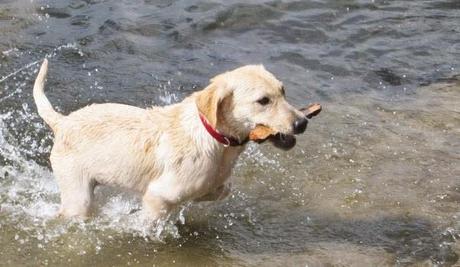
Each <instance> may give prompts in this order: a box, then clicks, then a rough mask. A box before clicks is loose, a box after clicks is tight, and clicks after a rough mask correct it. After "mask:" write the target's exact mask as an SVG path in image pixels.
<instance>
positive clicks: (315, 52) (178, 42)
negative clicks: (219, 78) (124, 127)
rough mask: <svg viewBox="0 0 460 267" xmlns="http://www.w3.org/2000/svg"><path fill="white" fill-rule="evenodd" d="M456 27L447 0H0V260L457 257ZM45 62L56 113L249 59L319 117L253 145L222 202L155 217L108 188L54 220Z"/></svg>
mask: <svg viewBox="0 0 460 267" xmlns="http://www.w3.org/2000/svg"><path fill="white" fill-rule="evenodd" d="M459 21H460V5H459V2H458V1H455V0H450V1H447V0H444V1H441V0H439V1H378V0H375V1H371V0H369V1H367V0H366V1H365V0H361V1H353V0H344V1H327V0H325V1H251V2H250V3H247V2H245V1H172V0H162V1H149V0H145V1H127V0H126V1H102V0H88V1H79V0H72V1H69V0H60V1H57V0H56V1H29V0H19V1H13V0H7V1H3V2H1V3H0V52H1V53H0V247H1V248H2V249H1V250H0V262H1V265H5V266H20V265H23V266H31V265H34V266H36V265H54V266H62V265H64V264H68V265H70V266H78V265H93V266H126V265H149V266H152V265H155V266H170V265H177V266H216V265H217V266H261V265H262V266H281V265H284V266H306V265H308V266H394V265H396V266H420V265H423V266H451V265H455V264H456V263H457V264H458V258H459V255H460V244H459V242H458V241H457V240H458V238H459V233H460V232H459V231H460V223H459V216H460V206H459V204H460V180H459V178H460V164H459V160H460V152H459V151H460V138H459V136H460V135H459V134H460V118H459V114H460V105H459V103H460V85H459V83H458V82H456V78H455V77H454V76H455V75H456V74H457V73H458V72H459V71H458V70H459V69H460V60H459V59H460V45H459V44H460V28H459ZM43 57H49V58H50V73H49V78H48V83H47V95H48V96H49V98H50V99H51V102H52V103H53V104H54V105H55V106H56V107H57V109H59V110H61V111H62V112H64V113H67V112H70V111H72V110H75V109H78V108H80V107H83V106H85V105H86V104H88V103H94V102H99V103H100V102H120V103H126V104H131V105H136V106H142V107H148V106H151V105H153V104H161V105H163V104H168V103H173V102H177V101H180V100H181V99H182V98H184V97H185V96H186V95H188V94H190V93H191V92H193V91H195V90H198V89H199V88H203V86H205V85H206V83H207V81H208V79H209V78H210V77H211V76H213V75H215V74H218V73H220V72H222V71H225V70H228V69H231V68H235V67H237V66H241V65H244V64H248V63H263V64H265V66H266V67H267V68H268V69H269V70H270V71H272V72H273V73H274V74H275V75H276V76H277V77H278V78H279V79H280V80H282V81H283V82H284V84H285V86H286V89H287V97H288V99H289V100H290V101H291V102H292V103H294V104H296V105H298V106H304V105H306V104H308V103H311V102H320V103H322V104H323V107H324V111H323V112H322V113H321V114H320V115H319V116H318V117H317V118H315V119H314V120H312V121H311V123H310V124H309V129H308V130H307V132H306V134H304V135H303V136H301V137H300V138H298V145H297V147H296V148H294V149H293V150H291V151H290V152H288V153H286V152H282V151H279V150H277V149H275V148H273V147H270V146H269V145H262V146H257V145H250V146H249V147H248V149H247V151H246V152H245V153H244V155H242V157H241V159H240V160H239V162H238V165H237V167H236V169H235V171H234V175H233V178H232V179H233V182H234V186H235V187H234V190H233V193H232V195H231V196H230V197H229V198H228V199H226V200H225V201H222V202H218V203H209V204H199V205H197V204H195V205H185V206H184V207H182V208H181V210H180V211H177V213H176V214H175V215H174V218H173V219H172V221H171V222H169V223H167V224H165V225H163V226H162V227H160V228H158V229H152V228H151V227H148V224H146V222H145V221H143V218H142V216H141V215H140V214H139V212H138V209H139V207H140V202H139V198H138V197H136V196H134V195H130V194H128V193H124V192H118V191H117V190H116V189H113V188H103V189H99V190H98V191H97V193H96V195H97V199H98V201H97V203H98V205H99V206H98V215H97V216H96V217H94V218H92V219H91V220H89V221H86V222H81V221H76V220H73V221H72V220H71V221H65V220H60V219H56V218H55V217H54V214H55V212H56V210H57V209H58V203H59V196H58V188H57V185H56V183H55V181H54V179H53V176H52V173H51V171H50V169H49V162H48V155H49V151H50V147H51V144H52V136H51V133H50V131H49V130H48V128H47V127H46V126H45V125H44V124H43V122H42V120H41V119H40V118H38V116H37V114H36V110H35V106H34V104H33V101H32V96H31V88H32V83H33V80H34V78H35V75H36V71H37V68H38V65H37V64H36V63H37V62H39V61H40V60H41V59H42V58H43ZM443 83H449V84H457V85H456V86H455V85H454V86H452V85H451V86H449V87H446V86H445V85H442V84H443ZM423 85H429V86H427V87H426V86H425V87H424V86H423Z"/></svg>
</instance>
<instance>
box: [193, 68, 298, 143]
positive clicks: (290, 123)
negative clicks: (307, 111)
mask: <svg viewBox="0 0 460 267" xmlns="http://www.w3.org/2000/svg"><path fill="white" fill-rule="evenodd" d="M196 104H197V107H198V110H199V111H200V112H201V113H202V114H203V115H204V116H205V117H206V119H207V120H208V121H209V123H210V124H211V125H212V126H213V127H215V128H216V129H218V130H219V131H220V132H221V133H225V134H226V135H230V136H234V137H237V138H240V140H243V139H246V138H247V136H248V135H249V133H250V132H251V131H252V130H253V129H255V128H256V127H257V126H260V125H263V126H266V127H268V128H270V129H272V130H273V131H274V132H276V133H278V136H279V137H280V138H284V140H288V142H284V143H283V142H282V144H283V145H281V147H282V146H284V148H291V147H293V146H294V145H295V138H294V137H293V135H294V134H299V133H302V132H304V131H305V128H306V126H307V119H306V118H305V116H304V115H303V114H302V113H301V112H300V111H298V110H297V109H295V108H294V107H293V106H291V105H290V104H289V103H288V102H287V101H286V98H285V92H284V87H283V84H282V83H281V82H280V81H278V80H277V79H276V78H275V76H273V74H271V73H270V72H268V71H267V70H266V69H265V68H264V67H263V66H262V65H248V66H244V67H241V68H238V69H235V70H233V71H229V72H225V73H223V74H220V75H218V76H216V77H214V78H213V79H211V83H210V85H209V86H208V87H206V88H205V89H204V90H202V91H200V92H198V93H197V97H196ZM289 140H290V141H289Z"/></svg>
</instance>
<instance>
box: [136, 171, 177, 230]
mask: <svg viewBox="0 0 460 267" xmlns="http://www.w3.org/2000/svg"><path fill="white" fill-rule="evenodd" d="M163 176H164V175H163ZM163 176H162V177H160V178H159V179H157V180H156V181H153V182H151V183H150V184H149V186H148V189H147V190H146V192H145V194H144V196H143V198H142V202H143V206H144V210H145V211H146V213H147V215H148V216H149V217H150V218H151V219H152V221H157V220H165V219H167V218H168V216H169V214H170V213H171V211H172V210H173V209H174V208H175V207H176V206H177V204H178V202H179V199H180V198H179V196H177V194H176V193H175V192H174V190H173V188H174V187H172V186H171V185H169V186H168V183H165V181H168V178H166V179H162V178H164V177H163Z"/></svg>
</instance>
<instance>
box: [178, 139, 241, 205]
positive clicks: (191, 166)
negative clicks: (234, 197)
mask: <svg viewBox="0 0 460 267" xmlns="http://www.w3.org/2000/svg"><path fill="white" fill-rule="evenodd" d="M241 151H242V149H241V148H227V149H225V150H224V151H223V152H221V153H215V154H211V155H201V157H198V156H197V157H196V158H194V157H192V158H191V160H188V161H184V164H183V165H182V166H180V167H179V169H181V176H182V175H184V176H183V178H184V180H183V181H187V184H186V185H185V186H184V189H186V192H184V193H186V195H190V196H189V197H196V196H200V195H202V194H205V193H208V192H210V191H213V190H214V189H215V188H217V187H219V186H221V185H222V184H224V183H225V182H226V181H227V179H228V178H229V177H230V175H231V170H232V168H233V166H234V165H235V162H236V160H237V158H238V155H239V154H240V153H241Z"/></svg>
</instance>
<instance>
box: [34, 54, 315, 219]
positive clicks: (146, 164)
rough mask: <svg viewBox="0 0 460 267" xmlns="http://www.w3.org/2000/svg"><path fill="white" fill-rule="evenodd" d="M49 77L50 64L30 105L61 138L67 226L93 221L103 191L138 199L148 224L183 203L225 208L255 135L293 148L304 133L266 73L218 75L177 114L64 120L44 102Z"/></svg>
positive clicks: (84, 115) (253, 69)
mask: <svg viewBox="0 0 460 267" xmlns="http://www.w3.org/2000/svg"><path fill="white" fill-rule="evenodd" d="M47 70H48V62H47V60H46V59H45V60H44V62H43V64H42V66H41V68H40V71H39V73H38V76H37V79H36V81H35V84H34V89H33V95H34V99H35V102H36V105H37V109H38V113H39V115H40V116H41V117H42V118H43V119H44V120H45V122H46V123H47V124H48V125H49V126H50V127H51V129H52V130H53V132H54V135H55V141H54V146H53V149H52V151H51V156H50V160H51V165H52V168H53V171H54V175H55V177H56V179H57V181H58V184H59V188H60V192H61V208H60V215H62V216H65V217H72V216H77V217H83V218H86V217H87V216H89V215H90V212H91V206H92V202H93V198H94V197H93V195H94V193H93V191H94V187H95V186H96V185H99V184H101V185H112V186H118V187H122V188H127V189H130V190H134V191H137V192H139V193H140V194H142V196H143V198H142V200H143V205H144V209H145V211H146V212H147V214H148V215H149V218H150V217H151V218H152V220H157V219H164V218H166V217H167V216H168V214H169V213H170V211H171V210H172V209H173V208H174V207H175V206H177V205H178V204H180V203H182V202H185V201H211V200H219V199H222V198H225V197H226V196H227V195H228V194H229V193H230V186H229V181H228V178H229V176H230V174H231V170H232V167H233V166H234V164H235V161H236V159H237V157H238V155H239V154H240V153H241V152H242V151H243V150H244V148H245V144H246V142H247V140H248V135H249V133H250V131H251V130H253V129H254V128H255V127H256V126H257V125H264V126H267V127H270V128H271V129H273V130H274V131H276V132H279V133H280V134H281V136H289V137H291V139H290V140H292V138H293V137H292V135H293V134H297V133H301V132H303V131H304V130H305V128H306V125H307V120H306V118H305V117H304V115H303V114H302V113H301V112H299V111H298V110H296V109H295V108H294V107H292V106H291V105H290V104H288V103H287V102H286V100H285V96H284V89H283V85H282V83H281V82H280V81H278V80H277V79H276V78H275V77H274V76H273V75H272V74H271V73H270V72H268V71H267V70H265V68H264V67H263V66H262V65H248V66H244V67H241V68H238V69H235V70H233V71H229V72H225V73H223V74H220V75H218V76H216V77H214V78H213V79H212V80H211V81H210V84H209V85H208V86H207V87H206V88H205V89H203V90H201V91H198V92H195V93H193V94H192V95H191V96H189V97H187V98H185V99H184V100H183V101H182V102H180V103H177V104H173V105H169V106H165V107H152V108H149V109H142V108H138V107H134V106H128V105H123V104H111V103H107V104H93V105H89V106H87V107H84V108H82V109H80V110H77V111H75V112H72V113H71V114H69V115H67V116H64V115H62V114H60V113H58V112H56V111H55V110H54V109H53V107H52V105H51V104H50V102H49V101H48V99H47V98H46V96H45V94H44V89H43V88H44V83H45V78H46V74H47ZM294 141H295V139H294ZM294 144H295V142H294ZM294 144H293V143H292V142H288V144H287V146H291V147H292V146H293V145H294Z"/></svg>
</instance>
